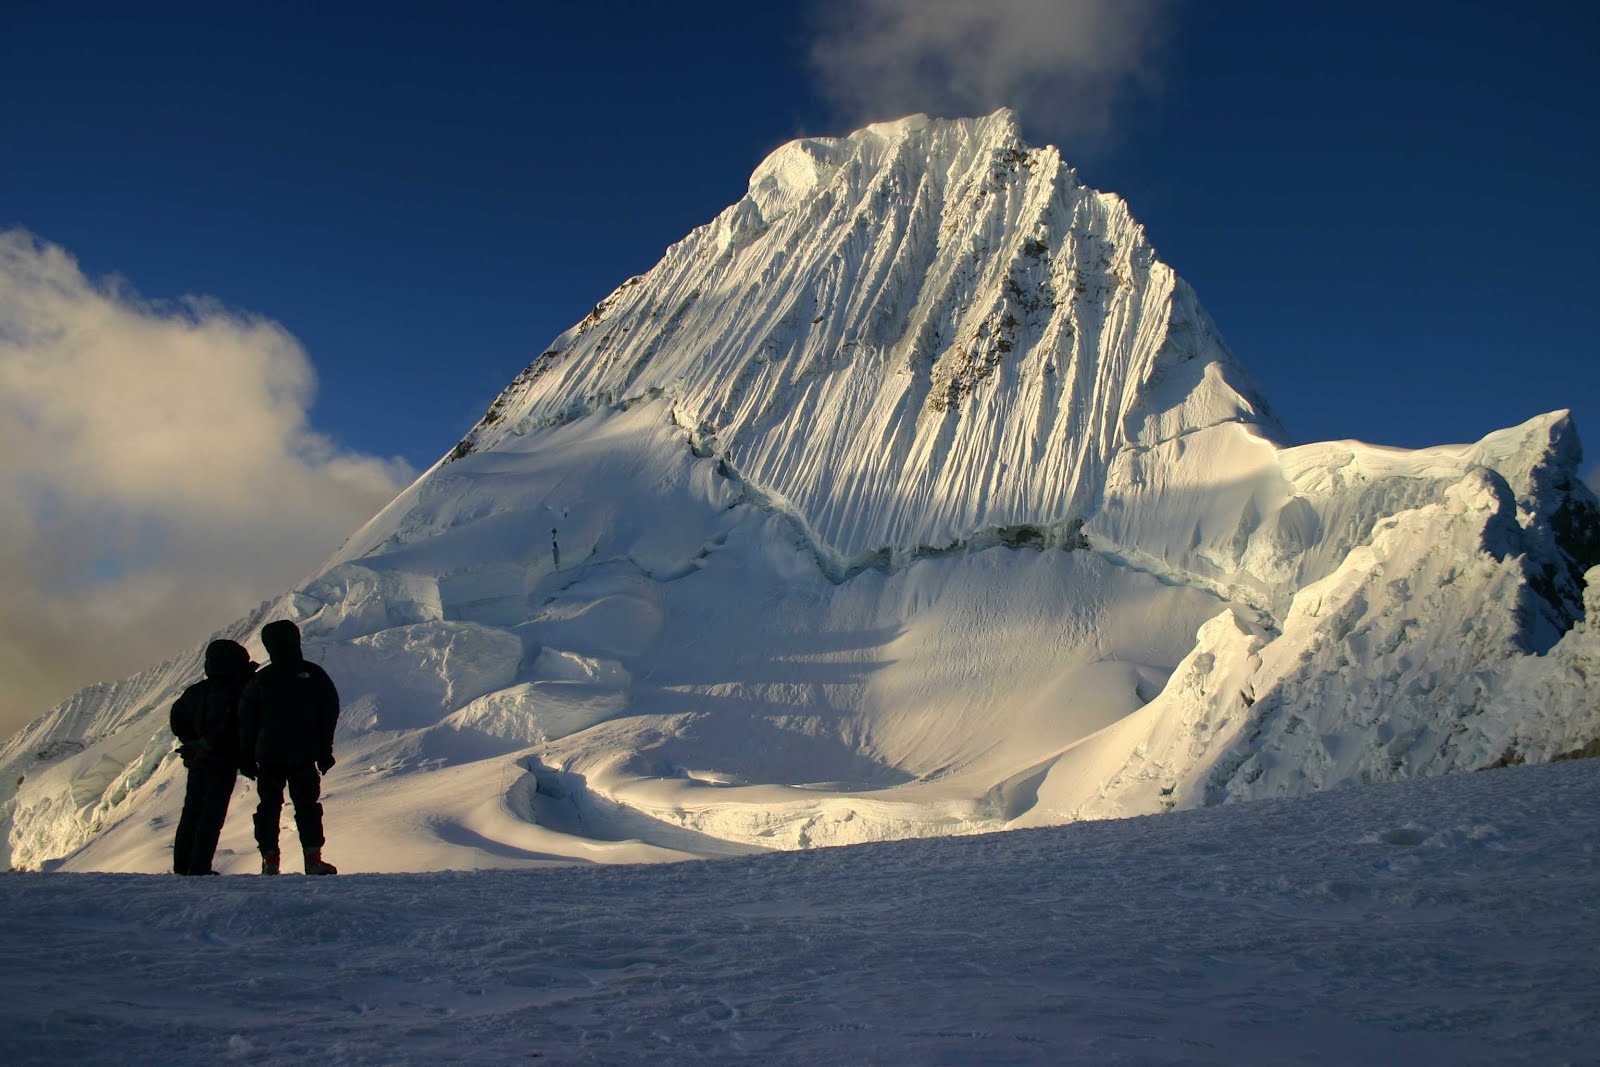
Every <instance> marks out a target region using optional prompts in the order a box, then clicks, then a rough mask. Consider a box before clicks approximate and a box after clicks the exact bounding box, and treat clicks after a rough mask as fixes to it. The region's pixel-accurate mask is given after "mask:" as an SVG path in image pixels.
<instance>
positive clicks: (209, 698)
mask: <svg viewBox="0 0 1600 1067" xmlns="http://www.w3.org/2000/svg"><path fill="white" fill-rule="evenodd" d="M255 669H256V665H255V664H254V663H251V662H250V656H249V653H247V652H245V650H244V647H243V646H241V645H239V644H237V643H235V642H233V641H221V640H219V641H213V642H211V644H209V645H207V646H206V676H205V678H204V679H202V680H201V681H198V682H196V683H194V684H193V685H191V686H189V688H187V689H185V690H184V691H183V695H182V696H180V697H179V698H178V699H177V701H176V702H174V703H173V705H172V716H171V720H170V722H171V725H172V732H173V733H174V734H176V735H177V738H178V741H179V748H178V753H179V754H180V755H181V756H182V757H183V763H184V766H186V767H205V768H214V769H217V770H221V769H224V768H227V769H232V768H234V767H237V766H238V763H239V698H240V696H241V694H242V693H243V692H244V688H245V684H246V683H247V682H249V681H250V676H251V674H252V673H253V672H254V671H255Z"/></svg>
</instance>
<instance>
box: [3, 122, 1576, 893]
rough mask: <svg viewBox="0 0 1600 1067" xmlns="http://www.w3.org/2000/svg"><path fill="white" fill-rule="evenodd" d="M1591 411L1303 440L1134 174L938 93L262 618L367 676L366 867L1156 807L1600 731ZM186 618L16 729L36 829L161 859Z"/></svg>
mask: <svg viewBox="0 0 1600 1067" xmlns="http://www.w3.org/2000/svg"><path fill="white" fill-rule="evenodd" d="M1580 458H1581V457H1580V450H1579V446H1578V442H1577V436H1576V431H1575V430H1574V428H1573V427H1572V425H1571V423H1570V420H1568V419H1567V417H1566V416H1565V414H1564V413H1555V414H1551V415H1545V416H1541V417H1539V418H1535V419H1532V420H1531V421H1529V422H1527V423H1525V424H1523V425H1522V426H1518V427H1515V428H1511V429H1507V430H1502V431H1499V432H1497V433H1493V434H1490V435H1489V436H1488V437H1486V438H1484V439H1483V440H1482V441H1480V442H1477V443H1476V444H1471V445H1456V446H1444V447H1439V448H1430V449H1423V450H1417V451H1403V450H1397V449H1387V448H1381V447H1376V446H1372V445H1366V444H1362V443H1359V442H1351V441H1345V442H1333V443H1325V444H1313V445H1300V446H1294V447H1290V446H1288V445H1287V443H1286V441H1285V438H1284V435H1283V433H1282V431H1281V430H1280V428H1279V427H1278V425H1277V423H1276V421H1275V419H1274V418H1273V416H1272V414H1271V412H1270V410H1269V408H1268V407H1267V405H1266V403H1265V402H1264V401H1263V400H1262V398H1261V397H1260V396H1259V395H1258V394H1257V392H1256V390H1255V389H1254V387H1253V386H1252V385H1251V383H1250V381H1249V379H1248V377H1247V376H1246V375H1245V373H1244V372H1243V370H1242V369H1241V367H1240V365H1239V363H1238V362H1237V361H1236V360H1235V358H1234V357H1233V355H1232V354H1231V353H1230V351H1229V350H1228V348H1227V346H1226V345H1225V343H1224V342H1223V340H1222V338H1221V336H1220V334H1219V332H1218V330H1217V329H1216V327H1215V326H1214V325H1213V324H1212V322H1211V320H1210V319H1209V317H1208V316H1207V315H1206V313H1205V311H1204V310H1203V309H1202V308H1201V307H1200V304H1199V302H1198V300H1197V299H1196V297H1195V294H1194V293H1193V291H1192V290H1191V289H1190V288H1189V287H1188V286H1187V285H1186V284H1185V283H1184V282H1183V281H1182V280H1181V279H1179V278H1177V277H1176V275H1174V273H1173V272H1172V270H1171V269H1170V268H1169V267H1167V266H1166V265H1165V264H1163V263H1162V262H1161V261H1160V260H1159V259H1158V258H1157V257H1156V254H1155V252H1154V250H1153V249H1152V248H1151V246H1150V244H1149V243H1148V241H1147V240H1146V237H1145V234H1144V231H1143V229H1142V228H1141V227H1140V226H1139V225H1138V224H1137V223H1136V222H1135V221H1134V220H1133V218H1132V217H1131V215H1130V214H1129V212H1128V209H1127V206H1126V205H1125V204H1124V203H1123V202H1122V201H1121V200H1120V199H1118V198H1117V197H1115V196H1111V195H1108V194H1104V193H1098V192H1096V191H1094V190H1092V189H1089V188H1087V187H1086V186H1084V185H1083V184H1082V183H1081V182H1080V181H1079V180H1078V178H1077V176H1076V174H1075V173H1074V172H1073V171H1072V169H1071V168H1070V167H1068V166H1066V165H1065V164H1064V163H1063V162H1062V160H1061V158H1060V156H1059V154H1058V153H1057V152H1056V151H1055V150H1054V149H1052V148H1044V149H1035V148H1031V147H1029V146H1027V145H1026V144H1024V143H1023V142H1022V140H1021V138H1020V136H1019V134H1018V130H1017V127H1016V123H1015V121H1014V119H1013V117H1012V116H1011V115H1010V114H1009V113H1007V112H999V113H997V114H995V115H991V116H988V117H986V118H982V119H974V120H959V121H933V120H929V119H926V118H923V117H920V116H917V117H912V118H908V119H903V120H901V121H899V122H894V123H885V124H880V125H876V126H871V127H868V128H866V129H864V130H861V131H858V132H856V133H854V134H852V135H850V136H849V137H846V138H839V139H823V138H810V139H805V140H800V141H795V142H793V143H791V144H788V145H785V146H784V147H782V148H780V149H779V150H777V151H776V152H774V153H773V155H772V156H771V157H770V158H768V159H767V160H766V161H765V162H764V163H762V164H761V166H760V167H758V168H757V170H756V172H755V173H754V175H752V177H751V181H750V187H749V192H748V194H747V195H746V196H745V197H744V198H743V199H741V200H740V201H739V202H738V203H737V204H734V205H733V206H731V207H729V208H728V209H727V210H726V211H724V212H722V214H721V215H719V216H718V217H717V218H716V219H714V220H712V221H711V222H710V223H708V224H707V225H705V226H703V227H701V228H699V229H697V230H695V231H694V232H693V233H691V234H690V235H688V236H687V237H686V238H685V239H684V240H682V241H681V242H679V243H678V244H676V245H674V246H672V247H671V248H669V249H668V250H667V252H666V254H665V256H664V257H663V258H662V260H661V262H660V263H659V264H657V265H656V266H655V267H654V268H653V269H652V270H650V271H649V272H648V273H646V274H643V275H640V276H638V277H635V278H630V279H628V280H627V281H626V282H624V283H623V284H622V285H621V286H619V287H618V288H617V290H616V291H615V292H613V293H611V294H610V295H609V296H607V297H606V298H605V299H603V300H601V301H600V302H599V303H598V304H597V305H596V306H595V307H594V309H593V310H592V311H590V312H589V313H588V314H587V315H586V316H584V318H583V319H582V320H581V321H580V322H578V323H577V325H575V326H574V327H573V328H572V329H570V330H568V331H567V332H566V333H564V334H562V335H561V336H559V337H557V338H556V339H555V340H554V341H553V342H552V343H550V344H549V345H548V346H547V347H546V348H545V350H544V351H543V352H542V354H541V355H539V356H538V357H537V358H536V359H534V361H533V362H532V363H531V364H530V366H529V367H528V368H527V369H526V370H525V371H523V372H522V373H521V374H520V375H518V376H517V378H516V380H515V381H513V382H512V383H511V385H510V386H509V387H508V388H507V389H506V390H505V391H504V392H503V393H502V394H501V395H500V397H498V398H497V399H496V400H495V401H494V403H493V404H492V405H491V406H490V408H489V410H488V412H487V413H486V414H485V415H484V417H483V419H482V420H481V421H480V422H479V423H478V425H477V426H475V427H473V428H472V430H471V431H470V432H469V433H468V434H467V435H466V437H465V438H464V439H463V440H462V441H461V443H460V444H459V445H457V446H456V447H455V448H454V449H453V450H451V452H450V453H449V455H447V456H446V457H444V458H443V459H442V460H441V461H440V462H439V463H438V464H437V465H435V467H434V468H433V469H432V470H430V471H428V472H427V473H426V474H425V475H423V477H422V478H420V479H419V480H418V481H417V482H416V484H414V485H413V486H411V487H410V488H409V489H407V490H406V491H405V492H404V493H402V494H401V495H400V496H399V497H398V498H396V500H395V501H394V502H393V503H391V504H390V505H389V506H388V507H387V508H385V509H384V510H383V511H382V512H381V513H380V514H379V515H377V516H376V517H375V518H374V519H373V520H372V521H371V522H370V523H368V524H367V525H366V526H365V527H364V528H363V529H361V530H360V531H357V533H356V534H355V535H354V536H353V537H352V538H351V540H350V541H349V542H348V543H347V545H346V546H345V547H344V549H343V550H342V551H341V552H340V553H339V554H338V555H337V556H336V557H335V558H333V559H332V560H330V561H329V562H328V564H327V565H326V566H325V567H323V568H321V569H320V570H319V571H318V573H317V574H316V575H314V576H313V577H312V578H311V579H310V580H308V581H307V582H305V583H304V584H302V585H301V586H300V587H299V588H297V589H295V590H292V591H290V592H288V593H286V594H285V595H284V596H283V597H282V598H280V599H279V600H277V601H275V602H272V603H268V604H264V605H262V607H261V608H260V609H259V610H258V611H257V612H254V613H252V615H251V616H250V617H248V618H246V619H243V620H240V621H239V622H238V623H237V624H235V625H234V626H233V627H230V628H229V630H228V631H227V633H228V634H230V635H232V636H238V637H241V638H245V639H251V640H253V634H254V631H255V629H256V628H257V627H258V626H259V624H260V622H261V621H263V620H265V619H268V618H274V617H288V618H293V619H295V620H296V621H297V622H299V623H300V625H301V626H302V629H303V630H304V633H305V635H306V643H307V648H308V651H309V652H310V654H312V655H313V656H314V657H315V658H317V659H319V660H320V661H321V662H322V663H323V664H324V666H326V667H327V669H328V670H329V671H330V673H331V674H332V675H333V677H334V678H335V680H336V681H337V682H338V683H339V686H340V689H341V692H342V694H343V696H344V698H345V705H346V712H345V716H344V719H343V722H342V724H341V727H340V735H339V739H338V746H339V751H340V753H341V757H340V759H341V762H340V765H339V767H338V768H336V769H335V771H334V772H333V774H332V776H331V777H330V778H329V780H328V782H327V791H328V799H327V805H328V809H329V816H328V821H329V834H330V849H333V850H336V851H337V853H338V855H339V857H340V862H341V865H342V866H346V867H349V868H351V869H368V870H384V869H417V868H432V867H450V866H456V867H461V866H516V865H521V864H528V863H538V862H545V861H548V860H551V859H583V860H637V859H655V858H671V857H674V856H681V855H720V854H727V853H730V852H738V851H744V850H749V849H753V848H795V847H807V846H810V845H817V844H831V843H848V842H852V841H863V840H871V839H878V838H887V837H903V836H911V835H930V834H949V833H970V832H976V831H982V830H992V829H1001V828H1005V827H1010V826H1021V825H1030V824H1041V823H1052V822H1062V821H1067V820H1072V819H1082V818H1097V817H1106V816H1111V815H1119V814H1131V813H1144V812H1154V811H1160V810H1164V809H1167V808H1172V807H1188V806H1197V805H1204V804H1212V803H1221V802H1226V801H1229V800H1233V799H1240V798H1247V797H1259V796H1269V795H1283V794H1288V793H1297V792H1304V791H1309V790H1316V789H1328V788H1335V787H1339V786H1344V785H1350V784H1355V783H1360V782H1368V781H1376V780H1382V779H1389V778H1399V777H1408V776H1418V775H1435V774H1444V773H1451V772H1457V771H1465V770H1472V769H1476V768H1480V767H1485V766H1489V765H1491V764H1494V763H1497V762H1514V761H1522V760H1546V759H1552V758H1556V757H1558V756H1561V755H1565V754H1570V753H1575V752H1580V751H1583V750H1585V748H1586V746H1587V747H1588V748H1589V749H1592V748H1593V747H1594V746H1595V743H1596V742H1597V741H1600V708H1597V706H1596V702H1595V697H1594V696H1593V691H1592V688H1591V686H1590V684H1589V679H1590V678H1591V677H1592V672H1593V671H1594V670H1595V669H1600V639H1597V637H1596V636H1595V627H1594V626H1593V624H1592V621H1591V620H1592V612H1593V610H1594V608H1595V607H1596V594H1595V582H1596V581H1597V580H1600V570H1595V569H1591V568H1594V567H1595V565H1596V564H1600V521H1597V509H1596V503H1595V500H1594V498H1593V496H1592V495H1591V494H1590V493H1589V492H1588V490H1587V489H1585V488H1584V487H1583V485H1582V484H1581V482H1580V481H1579V480H1578V478H1577V477H1576V471H1577V469H1578V464H1579V461H1580ZM252 647H253V648H254V649H255V650H256V651H257V653H258V658H259V651H260V650H259V644H258V643H253V644H252ZM198 662H199V660H198V650H196V654H194V655H190V656H187V657H180V658H179V659H177V660H174V661H173V662H171V663H168V664H165V665H162V666H161V667H159V668H156V669H154V670H152V671H150V672H147V673H145V674H143V675H139V676H137V677H135V678H132V679H129V680H127V681H125V682H121V683H118V684H117V685H114V686H110V687H96V688H93V689H89V690H85V691H84V692H82V693H80V694H78V695H77V696H75V697H73V698H72V699H71V700H69V701H68V702H66V703H65V704H63V705H61V706H60V707H59V708H57V709H55V710H54V711H51V712H49V713H48V714H46V715H44V716H43V717H42V718H40V719H39V720H37V721H36V722H35V723H33V724H32V725H31V726H30V727H29V728H27V729H26V730H24V731H23V732H22V733H21V734H19V735H18V736H17V737H15V738H13V739H11V740H10V741H9V742H8V743H7V744H6V745H5V746H4V748H3V749H0V768H3V770H4V777H3V780H0V818H3V820H4V825H5V826H6V827H7V830H8V838H9V844H10V850H11V859H12V863H13V864H16V865H27V866H38V865H42V864H55V863H63V864H65V865H66V866H68V867H69V868H94V867H102V868H104V867H113V868H125V869H149V870H160V869H164V867H165V866H166V859H165V857H164V856H163V855H162V851H161V850H162V847H163V846H164V845H165V844H166V843H167V842H168V841H169V840H170V834H171V829H170V820H171V819H172V818H173V812H174V811H175V806H176V802H177V797H176V792H179V791H181V790H174V789H173V783H174V782H175V781H177V780H178V779H177V777H176V776H177V775H178V774H179V773H180V769H179V768H178V767H177V765H176V761H175V759H174V758H173V757H172V756H171V754H170V753H169V748H170V738H169V737H168V736H167V734H166V708H167V705H168V704H169V703H170V701H171V700H172V698H173V697H174V696H175V695H176V693H177V691H178V690H179V689H180V688H181V686H182V685H183V684H184V683H185V682H187V681H189V680H192V679H193V678H194V677H197V676H198ZM237 803H239V804H241V805H242V804H245V803H247V801H246V800H245V799H244V797H243V795H242V793H241V797H240V799H239V801H238V802H237ZM247 822H248V820H246V819H243V818H236V819H235V820H234V823H233V824H232V825H231V826H230V829H229V831H228V836H225V838H224V842H223V843H224V847H225V848H230V847H231V848H233V849H234V852H235V853H236V854H239V855H238V856H236V859H237V861H238V863H239V864H241V865H242V864H243V863H244V862H245V860H244V858H243V856H242V854H243V853H246V852H248V850H249V847H250V846H249V838H248V827H247V826H246V823H247ZM341 828H342V829H343V833H341ZM341 837H342V838H343V840H341ZM225 862H226V861H225ZM241 869H242V867H241Z"/></svg>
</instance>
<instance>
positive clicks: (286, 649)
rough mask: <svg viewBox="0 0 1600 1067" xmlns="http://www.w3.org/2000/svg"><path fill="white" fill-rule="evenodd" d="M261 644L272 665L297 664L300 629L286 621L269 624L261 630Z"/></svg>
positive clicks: (281, 620) (300, 657)
mask: <svg viewBox="0 0 1600 1067" xmlns="http://www.w3.org/2000/svg"><path fill="white" fill-rule="evenodd" d="M261 643H262V644H263V645H265V646H266V649H267V655H269V656H271V657H272V662H274V663H297V662H299V661H300V660H301V659H303V658H304V657H303V656H301V654H300V627H298V626H296V625H295V624H294V623H292V622H290V621H289V620H288V619H279V620H278V621H277V622H269V623H267V624H266V625H265V626H263V627H262V628H261Z"/></svg>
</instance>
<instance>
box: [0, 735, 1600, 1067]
mask: <svg viewBox="0 0 1600 1067" xmlns="http://www.w3.org/2000/svg"><path fill="white" fill-rule="evenodd" d="M1596 812H1600V762H1596V761H1594V760H1583V761H1575V762H1568V763H1561V764H1554V765H1550V766H1541V767H1519V768H1511V769H1507V770H1501V771H1493V772H1489V773H1485V774H1471V775H1457V776H1452V777H1448V778H1438V779H1431V780H1426V781H1411V782H1404V783H1397V784H1393V785H1384V786H1373V787H1368V788H1364V789H1346V790H1339V791H1337V792H1332V793H1325V794H1319V795H1315V796H1308V797H1301V798H1294V799H1289V800H1279V801H1264V802H1255V803H1248V804H1239V805H1230V806H1227V807H1221V808H1211V809H1206V810H1201V811H1193V812H1180V813H1177V814H1174V815H1167V816H1161V817H1159V818H1144V819H1131V820H1117V821H1106V822H1096V823H1084V824H1079V825H1075V826H1068V827H1056V828H1050V829H1043V830H1036V831H1027V832H1018V833H1009V834H998V835H990V836H984V837H976V838H961V839H941V840H925V841H902V842H890V843H885V844H875V845H866V846H861V847H856V848H849V849H828V850H815V851H810V852H798V853H783V854H767V855H762V856H758V857H751V858H746V859H735V860H724V861H715V862H705V863H685V864H674V865H670V866H654V867H640V866H612V867H588V868H573V867H567V868H555V869H546V870H530V871H486V872H465V873H434V874H399V875H356V876H353V877H348V878H347V877H342V876H341V877H339V878H324V879H318V880H311V879H305V878H301V877H299V876H297V875H287V876H284V877H281V878H277V879H264V878H214V879H178V878H175V877H172V876H153V877H152V876H141V875H126V874H87V875H59V874H57V875H41V874H12V875H8V876H5V877H0V1056H4V1058H5V1060H6V1062H8V1063H63V1062H72V1063H102V1062H104V1063H111V1062H117V1063H121V1062H138V1063H149V1062H160V1063H174V1064H182V1063H215V1062H218V1061H220V1060H227V1061H228V1062H236V1063H244V1064H253V1063H284V1062H308V1061H313V1060H316V1061H322V1062H330V1063H341V1064H367V1063H373V1064H389V1063H432V1062H451V1063H460V1062H466V1063H506V1062H512V1061H517V1062H523V1061H526V1060H530V1059H531V1060H534V1061H535V1062H540V1063H552V1064H566V1063H633V1062H651V1063H734V1062H737V1063H747V1062H753V1061H759V1062H763V1063H774V1064H791V1063H805V1064H814V1063H907V1064H911V1063H915V1064H967V1063H986V1064H988V1063H993V1064H1036V1063H1037V1064H1054V1063H1196V1064H1206V1063H1219V1064H1220V1063H1228V1064H1233V1063H1274V1064H1276V1063H1354V1062H1368V1063H1459V1064H1473V1063H1495V1064H1500V1063H1516V1062H1533V1063H1575V1062H1592V1060H1593V1056H1594V1050H1593V1040H1594V1034H1595V1033H1596V1031H1597V1029H1600V996H1597V993H1596V990H1600V934H1597V933H1596V929H1595V924H1594V922H1593V901H1594V899H1595V894H1596V891H1597V890H1600V850H1597V845H1596V841H1597V836H1600V835H1597V833H1596V831H1597V829H1600V827H1597V825H1596Z"/></svg>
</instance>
